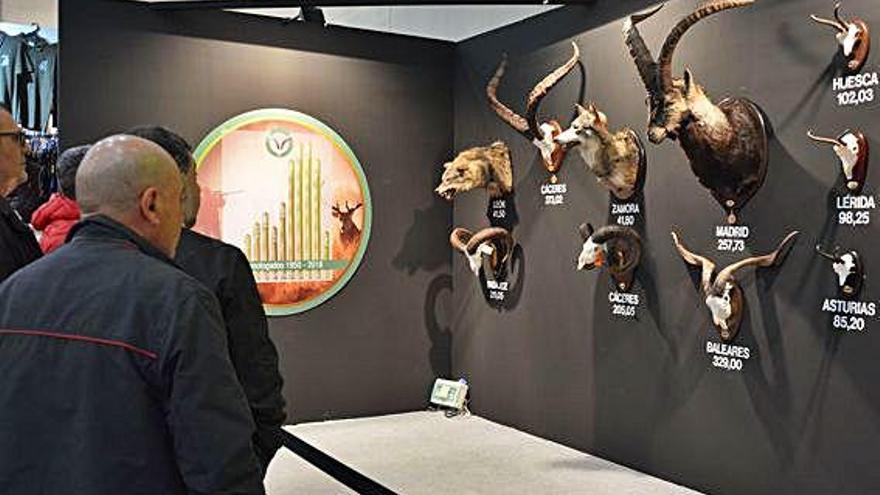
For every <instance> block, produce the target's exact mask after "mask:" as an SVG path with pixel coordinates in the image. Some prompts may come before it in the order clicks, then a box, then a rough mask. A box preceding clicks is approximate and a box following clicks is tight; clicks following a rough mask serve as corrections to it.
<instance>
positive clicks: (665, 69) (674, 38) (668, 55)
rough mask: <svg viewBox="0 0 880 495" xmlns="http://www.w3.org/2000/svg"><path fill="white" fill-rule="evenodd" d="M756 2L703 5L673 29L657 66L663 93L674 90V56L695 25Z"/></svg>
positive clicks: (731, 0) (740, 0)
mask: <svg viewBox="0 0 880 495" xmlns="http://www.w3.org/2000/svg"><path fill="white" fill-rule="evenodd" d="M754 2H755V0H720V1H716V2H712V3H708V4H706V5H703V6H702V7H699V8H697V10H695V11H694V12H693V13H692V14H691V15H689V16H687V17H685V18H684V19H682V20H681V21H679V22H678V24H676V25H675V27H674V28H672V31H671V32H670V33H669V36H667V37H666V41H665V42H664V43H663V49H662V50H661V51H660V57H659V58H658V60H657V65H658V66H659V67H660V85H661V87H662V89H663V91H664V92H665V91H668V90H670V89H672V55H673V54H674V53H675V47H676V46H678V42H679V41H681V38H682V37H683V36H684V34H685V33H686V32H687V30H688V29H690V28H691V27H692V26H693V25H694V24H696V23H698V22H700V21H701V20H702V19H705V18H706V17H709V16H710V15H712V14H717V13H719V12H723V11H725V10H728V9H733V8H737V7H744V6H746V5H751V4H753V3H754Z"/></svg>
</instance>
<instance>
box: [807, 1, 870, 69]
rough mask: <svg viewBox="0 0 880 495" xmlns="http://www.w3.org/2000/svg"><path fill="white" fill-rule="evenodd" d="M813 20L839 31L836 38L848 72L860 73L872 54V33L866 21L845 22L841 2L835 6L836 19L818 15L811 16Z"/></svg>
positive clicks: (853, 19)
mask: <svg viewBox="0 0 880 495" xmlns="http://www.w3.org/2000/svg"><path fill="white" fill-rule="evenodd" d="M810 18H811V19H813V20H814V21H816V22H818V23H819V24H824V25H826V26H831V27H832V28H834V29H835V30H836V31H837V34H836V38H837V42H838V43H839V44H840V51H841V52H842V53H843V57H844V58H845V59H846V70H847V71H848V72H850V73H854V72H858V71H859V70H861V68H862V66H863V65H865V61H866V60H868V54H869V53H870V52H871V32H870V31H869V30H868V25H867V24H866V23H865V21H863V20H861V19H859V18H858V17H853V18H852V19H850V20H845V19H843V17H841V16H840V2H838V3H837V5H835V6H834V19H826V18H823V17H819V16H817V15H811V16H810Z"/></svg>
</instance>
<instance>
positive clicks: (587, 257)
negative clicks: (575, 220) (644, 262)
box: [577, 223, 642, 291]
mask: <svg viewBox="0 0 880 495" xmlns="http://www.w3.org/2000/svg"><path fill="white" fill-rule="evenodd" d="M578 231H579V232H580V234H581V238H582V239H583V241H584V245H583V247H582V248H581V254H580V256H578V263H577V268H578V270H592V269H593V268H598V267H600V266H606V267H607V270H608V273H609V274H610V275H611V278H612V279H613V280H614V283H615V285H616V286H617V288H619V289H620V290H623V291H627V290H629V289H630V287H632V283H633V278H634V274H635V270H636V268H637V267H638V266H639V262H640V261H641V259H642V238H641V236H639V234H638V232H636V231H635V230H633V229H631V228H629V227H619V226H617V225H607V226H605V227H600V228H599V230H593V226H592V225H590V224H589V223H585V224H581V226H580V227H578Z"/></svg>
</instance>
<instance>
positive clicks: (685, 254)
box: [672, 232, 715, 293]
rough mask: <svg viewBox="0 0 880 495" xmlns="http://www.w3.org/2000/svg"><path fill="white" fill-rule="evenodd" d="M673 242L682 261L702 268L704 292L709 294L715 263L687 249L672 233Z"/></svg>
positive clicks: (676, 235)
mask: <svg viewBox="0 0 880 495" xmlns="http://www.w3.org/2000/svg"><path fill="white" fill-rule="evenodd" d="M672 242H674V243H675V248H676V249H678V254H679V255H681V257H682V259H684V261H685V262H686V263H688V264H691V265H694V266H699V267H702V269H703V273H702V277H701V282H702V287H703V292H704V293H708V292H709V288H710V287H711V286H712V274H713V273H714V272H715V262H714V261H712V260H710V259H709V258H707V257H705V256H700V255H699V254H696V253H694V252H693V251H691V250H689V249H688V248H687V247H685V245H684V243H682V242H681V241H680V240H679V239H678V234H676V233H675V232H673V233H672Z"/></svg>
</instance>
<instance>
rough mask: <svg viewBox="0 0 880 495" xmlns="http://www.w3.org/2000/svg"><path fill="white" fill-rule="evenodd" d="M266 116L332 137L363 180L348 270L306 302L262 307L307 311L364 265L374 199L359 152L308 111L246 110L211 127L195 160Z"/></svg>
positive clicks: (286, 312) (272, 312) (274, 311)
mask: <svg viewBox="0 0 880 495" xmlns="http://www.w3.org/2000/svg"><path fill="white" fill-rule="evenodd" d="M263 120H281V121H285V122H291V123H293V124H296V125H299V126H302V127H306V128H308V129H310V130H312V131H314V132H317V133H319V134H322V135H323V136H324V137H326V138H329V139H330V141H331V142H332V143H333V145H334V146H336V148H337V149H338V150H339V151H341V152H342V154H343V155H345V156H346V157H347V158H348V159H349V161H350V162H351V163H352V164H353V165H354V169H355V173H356V175H357V178H358V182H359V183H360V186H361V190H362V191H363V193H364V205H365V206H366V208H364V226H363V229H362V231H361V243H360V245H359V246H358V250H357V252H356V253H355V255H354V258H352V260H351V262H350V263H349V265H348V268H346V269H345V273H344V274H343V275H342V277H340V279H339V280H337V281H336V283H335V284H333V285H332V286H330V288H329V289H327V290H326V291H324V292H322V293H321V294H320V295H319V296H317V297H315V298H313V299H310V300H309V301H307V302H304V303H296V304H283V305H281V304H263V310H264V311H265V312H266V315H268V316H290V315H295V314H299V313H303V312H306V311H308V310H310V309H313V308H315V307H317V306H320V305H321V304H324V303H325V302H327V300H329V299H330V298H332V297H333V296H335V295H336V294H337V293H338V292H339V291H340V290H342V288H343V287H345V285H346V284H347V283H348V282H349V281H350V280H351V278H352V277H353V276H354V274H355V272H357V270H358V268H360V266H361V262H362V261H363V258H364V254H365V253H366V251H367V245H368V244H369V242H370V234H371V232H372V227H373V200H372V196H371V195H370V186H369V184H368V183H367V176H366V174H365V173H364V169H363V167H362V166H361V162H360V161H359V160H358V158H357V156H355V154H354V151H352V149H351V148H350V147H349V146H348V143H346V142H345V140H344V139H342V137H341V136H340V135H339V134H337V133H336V131H334V130H333V129H331V128H330V127H328V126H327V125H326V124H324V123H323V122H321V121H320V120H318V119H316V118H314V117H312V116H310V115H306V114H304V113H302V112H297V111H295V110H287V109H284V108H262V109H258V110H251V111H249V112H245V113H243V114H240V115H237V116H235V117H232V118H231V119H229V120H227V121H226V122H223V123H222V124H220V125H219V126H217V127H216V128H214V130H213V131H211V132H210V133H209V134H208V135H207V136H206V137H205V138H204V139H202V141H201V142H200V143H199V145H198V147H196V151H195V152H194V153H193V156H194V158H195V161H196V168H198V167H200V166H201V165H202V161H203V160H204V159H205V157H206V156H207V155H208V153H210V152H211V150H212V149H214V146H216V145H217V143H219V142H220V140H221V139H223V138H224V137H226V135H227V134H229V133H231V132H233V131H235V130H237V129H239V128H241V127H244V126H246V125H249V124H254V123H256V122H260V121H263Z"/></svg>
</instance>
